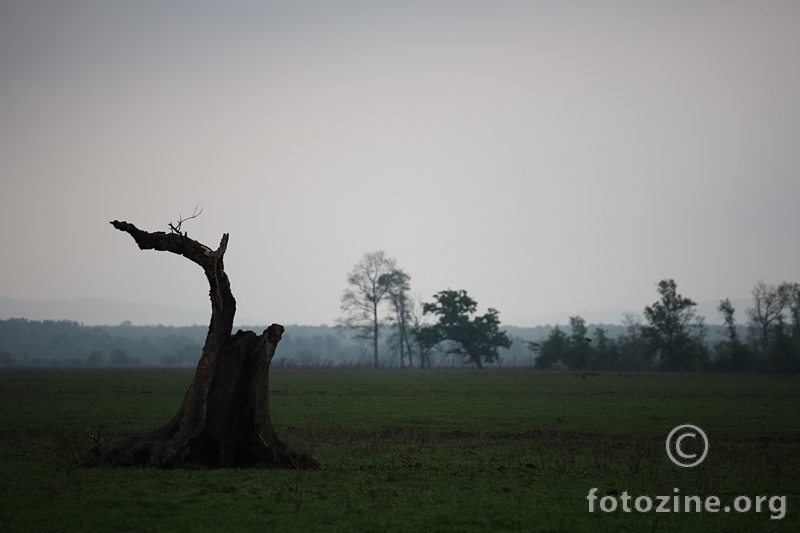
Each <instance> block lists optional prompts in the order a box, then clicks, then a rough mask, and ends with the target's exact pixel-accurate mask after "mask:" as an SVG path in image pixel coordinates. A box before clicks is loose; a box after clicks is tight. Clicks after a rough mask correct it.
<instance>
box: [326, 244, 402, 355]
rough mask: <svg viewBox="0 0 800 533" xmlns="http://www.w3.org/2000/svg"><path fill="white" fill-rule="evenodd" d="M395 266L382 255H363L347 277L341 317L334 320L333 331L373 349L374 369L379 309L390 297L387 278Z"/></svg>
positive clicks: (379, 253) (378, 334)
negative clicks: (334, 326) (347, 332)
mask: <svg viewBox="0 0 800 533" xmlns="http://www.w3.org/2000/svg"><path fill="white" fill-rule="evenodd" d="M394 265H395V260H394V259H391V258H389V257H387V256H386V254H385V253H384V252H383V251H379V252H373V253H368V254H365V255H364V257H363V258H362V259H361V261H359V262H358V264H356V266H355V267H353V270H352V271H351V272H350V274H348V275H347V284H348V285H349V286H348V288H347V289H345V291H344V293H342V304H341V309H342V316H340V317H339V318H338V319H337V320H336V327H337V328H338V329H340V330H343V331H349V332H351V333H352V339H353V340H354V341H355V342H356V343H358V344H359V345H361V346H362V347H366V346H369V345H372V349H373V356H374V358H375V367H376V368H377V366H378V340H379V339H380V326H381V320H380V317H379V316H378V307H379V306H380V304H381V302H383V301H384V299H386V298H387V297H388V295H389V290H390V285H389V284H388V283H387V278H386V276H387V275H388V274H390V273H391V272H392V271H393V270H394Z"/></svg>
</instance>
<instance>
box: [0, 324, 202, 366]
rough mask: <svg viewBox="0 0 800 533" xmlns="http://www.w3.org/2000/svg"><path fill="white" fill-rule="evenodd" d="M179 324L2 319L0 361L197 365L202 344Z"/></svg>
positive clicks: (30, 363) (48, 363)
mask: <svg viewBox="0 0 800 533" xmlns="http://www.w3.org/2000/svg"><path fill="white" fill-rule="evenodd" d="M175 329H178V328H168V327H165V326H145V327H137V326H132V325H131V324H130V323H125V322H123V323H122V324H120V325H119V326H84V325H82V324H80V323H78V322H72V321H68V320H59V321H54V320H44V321H36V320H27V319H24V318H12V319H9V320H0V364H12V363H13V364H20V365H34V366H35V365H56V366H83V365H87V366H97V365H104V364H111V365H136V364H148V365H152V364H175V365H178V364H196V363H197V361H198V360H199V359H200V354H201V348H200V345H199V344H198V343H197V341H196V340H195V339H193V338H191V337H189V336H187V335H185V334H175V332H174V330H175ZM180 329H191V328H180ZM2 354H6V355H5V356H3V355H2Z"/></svg>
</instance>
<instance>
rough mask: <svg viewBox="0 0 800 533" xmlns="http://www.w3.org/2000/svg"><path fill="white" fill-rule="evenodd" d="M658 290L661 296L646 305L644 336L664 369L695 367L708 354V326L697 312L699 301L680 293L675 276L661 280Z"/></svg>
mask: <svg viewBox="0 0 800 533" xmlns="http://www.w3.org/2000/svg"><path fill="white" fill-rule="evenodd" d="M658 293H659V294H660V295H661V299H660V300H659V301H657V302H655V303H654V304H653V305H651V306H647V307H645V308H644V315H645V318H646V319H647V322H648V326H647V327H646V328H644V333H645V336H646V337H647V338H648V340H649V341H650V345H651V348H652V350H653V352H654V353H655V354H656V357H657V358H658V359H659V360H660V361H661V365H662V366H663V367H664V369H666V370H689V369H695V368H696V364H697V363H698V362H700V361H702V359H703V357H704V354H705V344H704V341H703V338H704V336H705V326H704V324H703V317H700V316H698V315H697V313H696V312H695V309H694V307H695V306H696V305H697V304H696V303H695V302H694V301H692V300H691V299H689V298H684V297H682V296H681V295H679V294H678V293H677V285H676V284H675V280H672V279H664V280H661V281H660V282H659V283H658Z"/></svg>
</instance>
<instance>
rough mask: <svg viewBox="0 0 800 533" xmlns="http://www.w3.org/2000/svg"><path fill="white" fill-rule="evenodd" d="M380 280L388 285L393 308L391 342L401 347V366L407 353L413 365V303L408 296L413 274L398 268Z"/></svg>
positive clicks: (403, 364)
mask: <svg viewBox="0 0 800 533" xmlns="http://www.w3.org/2000/svg"><path fill="white" fill-rule="evenodd" d="M378 281H379V282H380V283H381V284H383V285H386V286H387V287H388V290H387V296H388V300H389V305H390V307H391V310H392V315H391V318H390V319H389V321H390V322H391V323H392V325H393V326H394V333H392V335H391V336H390V337H389V344H390V345H391V346H393V347H396V348H398V349H399V351H400V366H401V367H403V366H405V356H406V355H408V366H412V363H411V334H410V331H409V330H410V327H411V312H412V305H413V304H412V302H411V300H410V298H409V296H408V291H409V290H410V287H409V281H411V276H409V275H408V274H406V273H405V272H403V271H402V270H401V269H397V268H396V269H393V270H392V271H391V272H389V273H388V274H384V275H383V276H382V278H381V279H380V280H378Z"/></svg>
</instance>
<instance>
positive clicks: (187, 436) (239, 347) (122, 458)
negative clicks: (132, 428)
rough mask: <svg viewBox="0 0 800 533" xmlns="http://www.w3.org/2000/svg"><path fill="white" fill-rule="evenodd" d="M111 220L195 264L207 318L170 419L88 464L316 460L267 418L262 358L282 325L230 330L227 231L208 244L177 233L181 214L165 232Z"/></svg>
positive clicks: (311, 464) (232, 303) (148, 244)
mask: <svg viewBox="0 0 800 533" xmlns="http://www.w3.org/2000/svg"><path fill="white" fill-rule="evenodd" d="M182 221H183V220H182ZM111 224H112V225H113V226H114V227H115V228H117V229H118V230H120V231H124V232H125V233H128V234H129V235H130V236H131V237H133V239H134V240H135V241H136V244H138V245H139V248H140V249H142V250H162V251H167V252H171V253H174V254H177V255H181V256H183V257H185V258H187V259H189V260H190V261H192V262H194V263H196V264H198V265H199V266H200V267H201V268H202V269H203V272H205V275H206V278H207V279H208V283H209V286H210V288H211V291H210V296H211V324H210V325H209V327H208V335H207V336H206V342H205V346H203V354H202V356H201V358H200V361H199V362H198V364H197V371H196V372H195V376H194V380H193V381H192V384H191V385H190V386H189V390H188V392H187V393H186V396H185V397H184V399H183V404H182V405H181V407H180V409H178V412H177V413H176V414H175V416H173V417H172V420H170V421H169V422H167V424H166V425H165V426H163V427H160V428H158V429H155V430H153V431H151V432H149V433H146V434H144V435H137V436H134V437H132V438H130V439H128V440H126V441H124V442H122V443H120V444H119V445H118V446H116V447H115V448H113V449H111V450H109V451H108V452H106V453H105V454H103V455H102V456H101V457H99V458H98V459H97V460H96V461H94V462H93V463H92V464H116V465H155V466H160V467H165V468H166V467H173V466H179V465H181V464H186V463H194V464H200V465H206V466H217V467H220V466H221V467H247V466H259V465H261V466H273V467H274V466H277V467H288V468H317V467H318V466H319V464H318V463H317V462H316V461H315V460H314V459H313V458H312V457H310V456H309V455H307V454H305V453H303V452H295V451H291V450H290V449H289V448H288V446H287V445H286V444H284V443H283V442H282V441H281V440H280V438H278V434H277V432H276V431H275V428H274V427H273V425H272V421H271V419H270V414H269V401H268V393H269V365H270V362H271V361H272V358H273V356H274V355H275V350H276V349H277V347H278V342H279V341H280V340H281V335H282V334H283V326H280V325H278V324H272V325H271V326H270V327H268V328H267V329H266V330H265V331H264V332H263V333H262V334H261V335H256V334H255V333H253V332H252V331H242V330H239V331H238V332H236V334H234V335H231V331H232V328H233V317H234V314H235V313H236V300H235V299H234V297H233V294H232V293H231V288H230V283H229V282H228V276H227V275H226V274H225V269H224V266H223V261H222V259H223V256H224V255H225V250H226V249H227V247H228V234H227V233H226V234H224V235H223V236H222V241H221V242H220V245H219V248H217V249H216V250H212V249H211V248H209V247H207V246H205V245H203V244H201V243H199V242H197V241H195V240H194V239H190V238H189V237H188V236H187V235H186V233H185V232H184V233H180V231H179V229H180V224H181V222H179V223H178V224H177V226H175V227H174V228H172V227H171V228H170V229H171V230H172V231H171V232H170V233H164V232H161V231H159V232H152V233H151V232H147V231H142V230H140V229H138V228H137V227H136V226H134V225H133V224H130V223H128V222H120V221H117V220H115V221H113V222H112V223H111Z"/></svg>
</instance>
